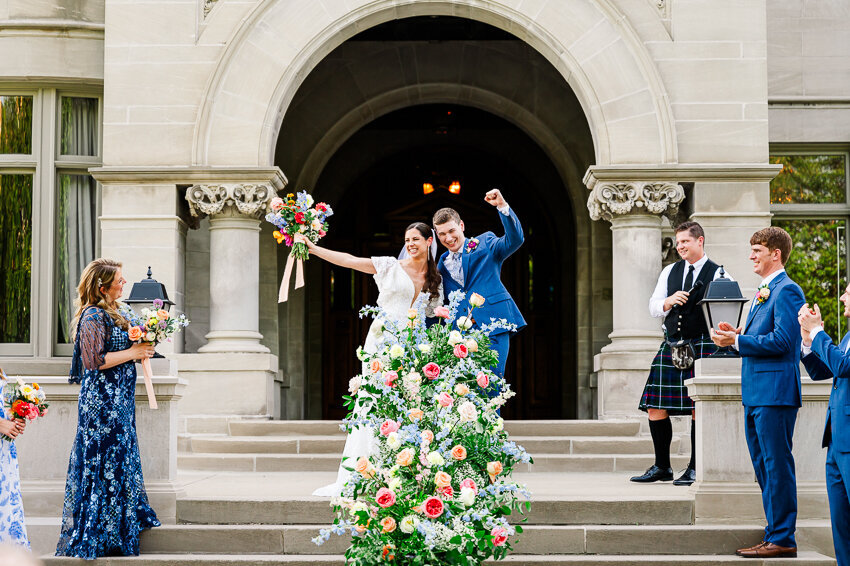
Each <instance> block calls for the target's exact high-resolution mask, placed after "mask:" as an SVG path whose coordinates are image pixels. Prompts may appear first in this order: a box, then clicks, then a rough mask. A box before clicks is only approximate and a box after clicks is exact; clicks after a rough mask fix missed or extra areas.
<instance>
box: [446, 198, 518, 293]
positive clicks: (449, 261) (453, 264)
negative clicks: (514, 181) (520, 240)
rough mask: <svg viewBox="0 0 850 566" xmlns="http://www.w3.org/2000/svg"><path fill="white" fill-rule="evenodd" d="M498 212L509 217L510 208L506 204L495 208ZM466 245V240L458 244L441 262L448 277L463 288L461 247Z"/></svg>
mask: <svg viewBox="0 0 850 566" xmlns="http://www.w3.org/2000/svg"><path fill="white" fill-rule="evenodd" d="M497 209H498V211H499V212H501V213H502V214H504V215H505V216H509V215H510V214H511V207H510V205H508V204H507V203H505V204H504V205H502V206H499V207H497ZM465 245H466V238H464V239H463V241H462V242H461V243H460V247H459V248H458V251H456V252H452V251H450V252H449V255H448V256H446V259H445V260H443V265H445V266H446V269H447V270H448V272H449V275H451V276H452V279H454V280H455V281H457V282H458V283H460V286H461V287H463V281H464V276H463V258H462V257H461V256H462V255H463V247H464V246H465Z"/></svg>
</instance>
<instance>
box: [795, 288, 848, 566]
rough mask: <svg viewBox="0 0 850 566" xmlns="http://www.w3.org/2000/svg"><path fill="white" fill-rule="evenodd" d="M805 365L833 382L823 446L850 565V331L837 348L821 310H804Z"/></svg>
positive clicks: (839, 542)
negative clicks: (825, 328) (849, 349)
mask: <svg viewBox="0 0 850 566" xmlns="http://www.w3.org/2000/svg"><path fill="white" fill-rule="evenodd" d="M841 302H842V303H844V316H846V317H850V286H848V287H847V288H846V289H845V290H844V294H843V295H841ZM799 320H800V333H801V334H802V336H803V365H804V366H806V371H808V372H809V376H811V378H812V379H814V380H816V381H820V380H822V379H832V393H831V394H830V396H829V406H828V407H827V409H826V427H825V428H824V431H823V447H824V448H826V449H827V450H826V491H827V494H828V495H829V514H830V516H831V517H832V542H833V544H834V545H835V558H836V560H837V561H838V566H850V353H848V351H847V350H848V346H850V332H848V333H847V334H845V335H844V339H843V340H842V341H841V344H839V345H838V346H836V345H835V344H833V343H832V340H830V339H829V336H827V334H826V332H824V331H823V322H822V319H821V314H820V308H818V306H817V305H815V309H814V313H812V312H811V311H810V310H809V308H808V305H804V306H803V308H802V309H800V313H799Z"/></svg>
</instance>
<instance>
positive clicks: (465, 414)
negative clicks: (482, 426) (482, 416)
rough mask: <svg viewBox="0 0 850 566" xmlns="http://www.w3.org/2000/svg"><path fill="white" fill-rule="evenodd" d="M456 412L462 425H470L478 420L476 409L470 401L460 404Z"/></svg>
mask: <svg viewBox="0 0 850 566" xmlns="http://www.w3.org/2000/svg"><path fill="white" fill-rule="evenodd" d="M457 412H458V413H459V414H460V422H462V423H471V422H472V421H475V420H477V419H478V409H477V408H475V403H473V402H472V401H465V402H463V403H461V404H460V406H459V407H458V408H457Z"/></svg>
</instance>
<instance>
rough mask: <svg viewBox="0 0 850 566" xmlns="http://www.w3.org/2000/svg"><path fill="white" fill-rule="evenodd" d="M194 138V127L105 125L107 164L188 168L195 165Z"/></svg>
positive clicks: (104, 139) (105, 162)
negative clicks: (191, 164) (189, 164)
mask: <svg viewBox="0 0 850 566" xmlns="http://www.w3.org/2000/svg"><path fill="white" fill-rule="evenodd" d="M193 136H194V125H193V124H129V125H127V124H121V125H120V126H119V125H110V124H104V126H103V163H104V164H105V165H185V164H187V163H191V161H192V157H191V152H192V138H193ZM228 163H233V161H228Z"/></svg>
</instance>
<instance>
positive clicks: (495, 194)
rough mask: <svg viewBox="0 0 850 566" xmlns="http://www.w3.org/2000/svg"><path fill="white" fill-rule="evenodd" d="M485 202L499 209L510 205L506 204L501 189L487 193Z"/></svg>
mask: <svg viewBox="0 0 850 566" xmlns="http://www.w3.org/2000/svg"><path fill="white" fill-rule="evenodd" d="M484 200H485V201H487V202H489V203H490V204H492V205H493V206H495V207H497V208H498V207H501V206H505V205H506V204H508V203H506V202H505V197H503V196H502V192H501V191H500V190H499V189H490V190H489V191H487V194H486V195H484Z"/></svg>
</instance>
